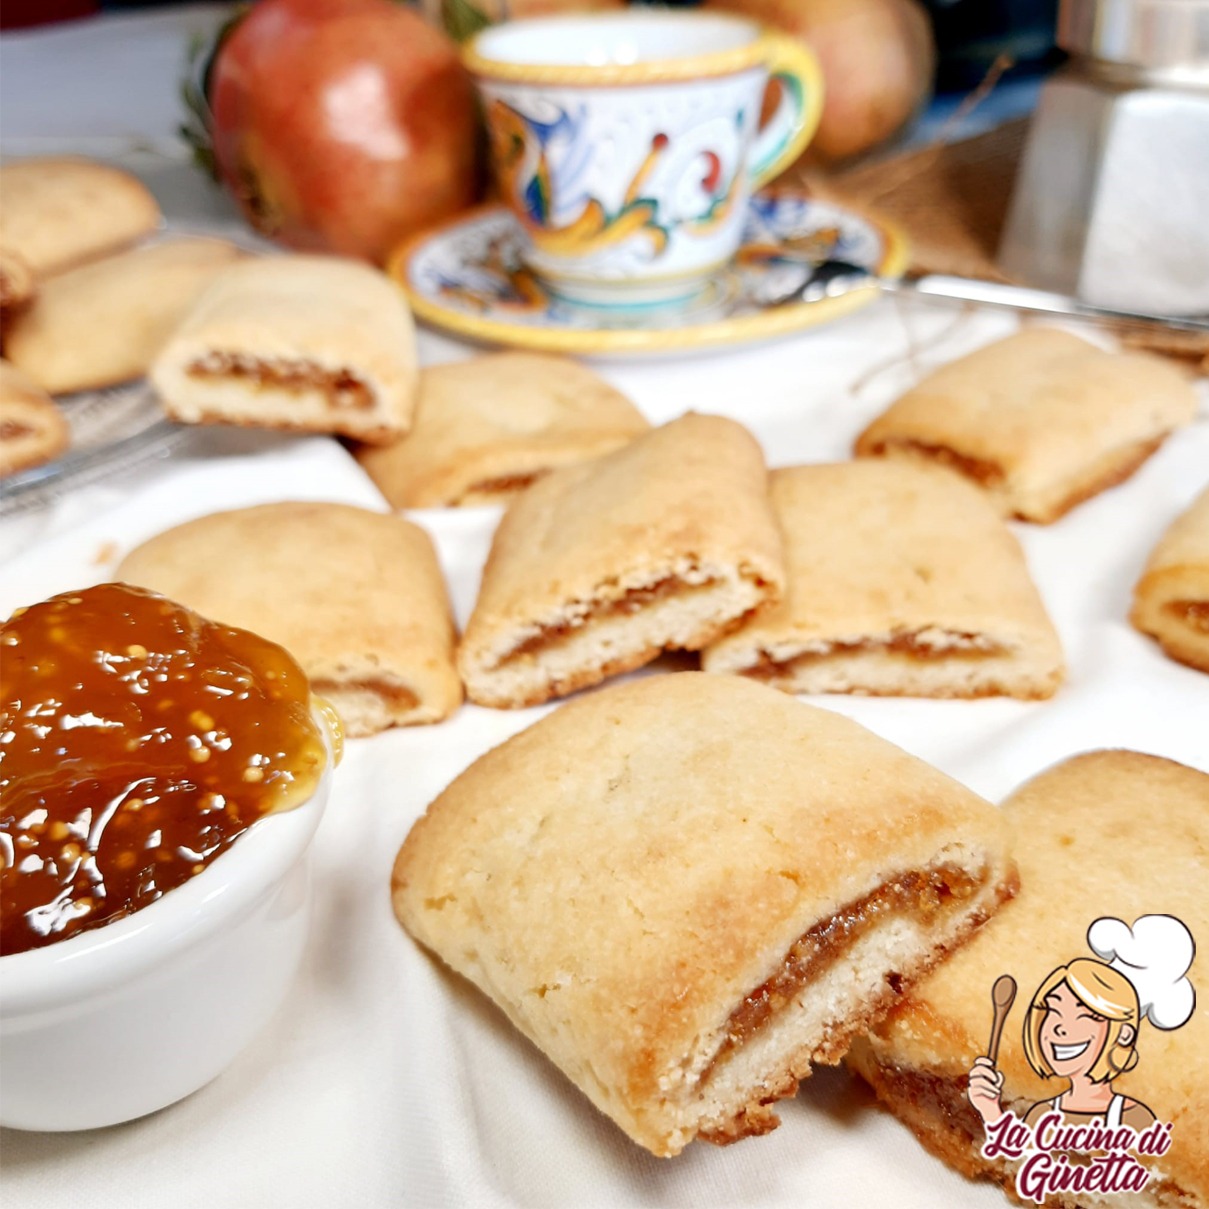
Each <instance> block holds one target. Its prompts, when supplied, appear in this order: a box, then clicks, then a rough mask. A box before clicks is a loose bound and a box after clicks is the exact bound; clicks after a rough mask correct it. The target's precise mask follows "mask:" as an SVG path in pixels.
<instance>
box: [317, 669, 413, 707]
mask: <svg viewBox="0 0 1209 1209" xmlns="http://www.w3.org/2000/svg"><path fill="white" fill-rule="evenodd" d="M311 687H312V689H313V690H314V691H315V693H316V694H317V695H318V696H320V697H324V698H327V699H329V700H330V699H335V700H339V698H341V697H342V696H345V695H347V694H350V693H365V694H366V695H367V696H372V697H377V698H378V699H379V700H380V701H385V702H386V703H387V704H388V705H390V706H391V707H392V708H394V709H397V710H411V709H416V708H418V707H419V704H420V698H419V697H417V696H416V694H415V693H413V692H412V691H411V689H409V688H407V687H406V686H405V685H402V684H396V683H394V682H393V681H391V680H374V679H371V678H369V677H363V678H361V679H350V680H335V679H332V680H322V679H317V680H313V681H312V682H311Z"/></svg>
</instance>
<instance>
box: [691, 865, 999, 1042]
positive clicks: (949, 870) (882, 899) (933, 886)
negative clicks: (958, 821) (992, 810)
mask: <svg viewBox="0 0 1209 1209" xmlns="http://www.w3.org/2000/svg"><path fill="white" fill-rule="evenodd" d="M985 881H986V874H985V871H984V872H983V873H981V874H980V875H979V876H978V877H973V876H971V875H970V874H969V873H967V872H966V871H965V870H964V869H959V868H957V867H956V866H955V865H940V866H938V867H937V868H935V869H928V870H922V871H912V872H910V873H905V874H903V876H902V877H899V878H895V879H894V880H893V881H888V882H883V883H882V884H881V885H880V886H878V887H877V889H876V890H873V891H872V892H871V893H869V894H867V895H865V897H864V898H861V899H858V900H857V901H856V902H852V903H848V904H847V905H846V906H843V907H841V908H840V909H839V910H838V911H837V912H836V913H835V914H834V915H832V916H831V918H830V919H825V920H822V921H821V922H819V923H817V924H815V925H814V927H812V928H811V929H810V930H809V931H808V932H806V933H805V934H804V935H803V936H801V937H799V939H798V940H797V941H795V942H794V944H793V946H792V947H791V948H790V950H789V952H788V953H787V954H786V955H785V958H784V960H783V961H782V962H781V968H780V969H779V970H777V972H776V973H775V974H774V975H773V976H772V977H771V978H769V979H768V980H767V981H766V982H764V983H762V984H761V985H760V986H758V987H757V988H756V989H755V990H754V991H752V992H751V993H750V994H749V995H747V996H746V997H745V998H744V1000H743V1002H742V1003H741V1004H740V1005H739V1006H738V1007H737V1008H735V1010H734V1011H733V1012H732V1013H731V1016H730V1020H729V1021H728V1022H727V1026H726V1038H725V1040H724V1041H723V1042H722V1046H721V1048H720V1049H719V1050H718V1053H717V1054H716V1055H715V1057H714V1063H717V1062H718V1060H719V1059H720V1058H722V1057H724V1056H725V1055H726V1054H727V1053H729V1052H730V1051H731V1050H732V1049H734V1048H736V1047H737V1046H740V1045H742V1044H743V1043H744V1042H745V1041H747V1040H748V1038H750V1037H751V1036H753V1035H754V1034H755V1033H756V1032H757V1031H758V1030H759V1029H761V1028H762V1027H763V1026H764V1025H765V1024H767V1023H768V1022H769V1020H771V1019H772V1018H773V1016H774V1015H775V1014H776V1013H777V1012H779V1011H781V1010H782V1009H784V1008H786V1007H788V1006H790V1005H792V1004H793V1002H794V1000H795V998H796V997H797V995H798V993H799V992H800V991H801V990H802V988H803V987H804V986H806V985H807V984H808V983H809V982H810V981H811V979H813V978H816V977H817V976H818V975H819V974H820V973H821V972H822V971H823V970H824V969H826V968H827V966H829V965H831V964H832V963H833V962H835V961H838V960H839V959H840V958H841V957H843V956H844V954H845V953H846V952H847V951H848V949H850V948H851V947H852V946H853V945H854V944H855V943H856V941H857V940H859V939H860V938H861V937H862V936H864V935H865V934H867V933H868V932H869V930H870V929H871V928H873V927H874V926H875V925H877V924H878V923H880V922H882V921H883V920H885V919H886V918H887V917H889V916H891V915H895V914H902V913H910V914H912V915H914V916H916V917H918V918H920V919H922V920H924V921H926V922H930V921H932V920H933V919H935V918H937V917H938V916H940V915H942V914H943V913H944V912H946V911H948V910H950V909H952V908H955V907H958V906H960V905H961V904H962V903H964V902H966V901H967V900H968V899H970V898H971V897H973V895H974V894H975V893H976V892H977V891H979V890H980V889H981V888H982V887H983V885H984V884H985Z"/></svg>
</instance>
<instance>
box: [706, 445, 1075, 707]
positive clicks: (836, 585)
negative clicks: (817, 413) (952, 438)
mask: <svg viewBox="0 0 1209 1209" xmlns="http://www.w3.org/2000/svg"><path fill="white" fill-rule="evenodd" d="M771 494H772V502H773V507H774V508H775V509H776V512H777V516H778V518H779V520H780V522H781V531H782V533H783V534H784V537H785V565H786V575H787V584H786V589H785V595H784V597H783V598H782V599H781V601H780V603H779V604H776V605H771V606H769V607H767V608H764V609H761V610H760V611H759V612H757V613H755V614H754V615H753V616H752V617H750V618H749V619H748V620H747V621H745V622H744V623H743V625H742V626H741V627H740V628H739V629H738V630H736V631H734V632H732V633H730V634H728V635H726V636H725V637H724V638H721V639H719V640H718V641H717V642H715V643H713V644H712V645H711V646H709V647H707V648H706V650H705V652H704V654H703V657H702V666H703V667H704V668H705V670H706V671H707V672H738V673H740V674H742V675H744V676H750V677H752V678H753V679H757V680H762V681H764V682H765V683H767V684H771V685H773V686H774V687H775V688H779V689H783V690H784V691H786V692H790V693H867V694H874V695H879V696H912V697H986V696H1009V697H1025V698H1035V697H1049V696H1051V695H1052V694H1053V692H1054V690H1055V689H1056V688H1057V687H1058V684H1059V683H1060V682H1061V680H1062V675H1063V663H1062V648H1061V645H1060V644H1059V641H1058V636H1057V634H1056V633H1055V631H1054V627H1053V625H1052V623H1051V622H1050V620H1049V617H1048V616H1047V615H1046V612H1045V606H1044V605H1043V604H1042V602H1041V597H1040V596H1039V595H1038V593H1037V589H1036V587H1035V586H1034V585H1033V581H1032V579H1031V578H1030V577H1029V571H1028V565H1027V564H1026V563H1025V561H1024V554H1023V552H1022V551H1021V549H1020V545H1019V543H1018V542H1017V541H1016V539H1015V538H1014V537H1013V536H1012V534H1011V533H1010V532H1009V531H1008V527H1007V526H1006V525H1005V524H1004V523H1003V521H1002V520H1001V519H1000V517H999V515H998V514H997V513H996V511H995V509H994V508H993V507H992V506H991V505H990V504H989V503H988V502H987V500H986V499H985V498H984V497H983V495H982V493H981V492H979V491H978V490H977V489H976V488H974V487H971V486H970V485H968V484H966V483H963V482H962V481H961V480H960V479H959V478H957V476H956V475H952V474H946V473H944V472H943V471H940V470H935V469H932V468H931V467H927V466H921V465H915V464H911V463H907V462H901V461H897V460H891V459H881V458H878V459H864V460H861V461H856V462H844V463H840V464H836V465H815V466H794V467H790V468H787V469H783V470H774V471H773V472H772V476H771Z"/></svg>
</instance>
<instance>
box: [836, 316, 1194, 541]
mask: <svg viewBox="0 0 1209 1209" xmlns="http://www.w3.org/2000/svg"><path fill="white" fill-rule="evenodd" d="M1196 406H1197V401H1196V393H1195V392H1194V391H1193V389H1192V386H1191V384H1190V383H1189V381H1188V379H1187V376H1186V375H1185V374H1184V373H1183V371H1182V370H1180V369H1178V368H1176V367H1175V366H1174V365H1172V364H1171V363H1170V362H1168V361H1165V360H1164V359H1163V358H1161V357H1156V356H1152V355H1150V354H1148V353H1106V352H1104V351H1103V350H1102V349H1099V348H1096V347H1095V346H1093V345H1091V344H1088V343H1087V341H1085V340H1081V339H1080V338H1079V337H1078V336H1072V335H1070V334H1069V333H1068V332H1062V331H1057V330H1055V329H1051V328H1030V329H1029V330H1027V331H1023V332H1020V333H1019V334H1018V335H1015V336H1010V337H1009V338H1008V339H1006V340H1000V341H998V342H997V343H995V344H990V345H987V346H986V347H985V348H981V349H979V350H978V351H977V352H975V353H971V354H970V355H969V356H968V357H963V358H961V359H960V360H959V361H954V362H952V363H951V364H949V365H945V366H943V367H941V368H940V369H938V370H936V371H935V372H933V373H931V374H929V375H928V376H927V377H926V378H925V379H924V380H923V381H922V382H920V383H919V385H918V386H915V387H913V388H912V389H911V390H909V391H908V392H907V393H906V394H905V395H903V396H902V398H900V399H899V400H898V401H897V402H896V403H894V404H893V405H892V406H891V407H890V408H889V410H888V411H886V412H884V413H883V414H882V415H881V416H879V417H878V418H877V419H876V420H874V421H873V423H872V424H870V425H869V427H868V428H866V429H865V431H864V432H863V433H862V434H861V435H860V437H859V438H858V440H857V443H856V452H857V453H858V454H860V455H861V456H864V457H870V456H885V457H905V458H912V459H924V460H927V461H930V462H938V463H940V464H941V465H944V466H948V467H949V468H950V469H953V470H956V471H957V472H958V473H959V474H962V475H964V476H965V477H966V478H967V479H969V480H970V481H971V482H973V483H976V484H977V485H978V486H979V487H981V488H983V490H985V491H986V493H987V494H988V496H989V497H990V498H991V500H992V501H993V502H994V503H995V504H996V506H997V507H998V508H1000V510H1001V511H1002V512H1004V513H1005V514H1006V515H1009V516H1016V517H1019V518H1021V519H1022V520H1029V521H1037V522H1039V523H1041V524H1048V523H1049V522H1050V521H1055V520H1057V519H1058V518H1059V517H1061V516H1062V515H1063V514H1064V513H1066V512H1067V511H1069V510H1070V509H1071V508H1073V507H1074V506H1075V505H1076V504H1079V503H1081V502H1082V501H1083V500H1086V499H1089V498H1090V497H1091V496H1093V495H1096V494H1098V493H1099V492H1101V491H1104V490H1105V489H1106V488H1108V487H1112V486H1114V485H1115V484H1117V483H1120V482H1122V481H1123V480H1125V479H1127V478H1128V477H1129V476H1130V475H1131V474H1133V472H1134V471H1135V470H1137V468H1138V467H1139V466H1140V465H1141V464H1142V463H1143V462H1144V461H1145V460H1146V459H1147V458H1148V457H1149V456H1150V455H1151V454H1152V453H1153V452H1154V451H1155V450H1156V449H1157V448H1158V447H1159V445H1160V444H1162V442H1163V440H1164V439H1165V438H1166V437H1167V436H1168V434H1169V433H1171V432H1172V431H1173V430H1174V429H1176V428H1179V427H1181V426H1182V425H1184V424H1187V423H1189V422H1190V421H1191V420H1192V418H1193V416H1194V415H1195V413H1196Z"/></svg>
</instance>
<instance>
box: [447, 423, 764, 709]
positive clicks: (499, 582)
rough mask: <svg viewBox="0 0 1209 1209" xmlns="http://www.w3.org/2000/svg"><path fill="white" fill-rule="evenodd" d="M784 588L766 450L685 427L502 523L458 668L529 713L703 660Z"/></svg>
mask: <svg viewBox="0 0 1209 1209" xmlns="http://www.w3.org/2000/svg"><path fill="white" fill-rule="evenodd" d="M783 580H784V571H783V568H782V562H781V540H780V535H779V533H778V531H777V526H776V521H775V519H774V517H773V514H772V509H771V508H770V506H769V503H768V493H767V472H766V471H765V468H764V462H763V458H762V456H761V454H760V449H759V446H757V445H756V443H755V441H754V440H753V439H752V437H751V436H750V435H749V434H748V433H747V431H746V430H745V429H743V428H742V427H740V426H739V425H738V424H736V423H734V422H733V421H732V420H725V419H722V418H721V417H719V416H699V415H693V414H690V415H687V416H684V417H682V418H681V419H679V420H676V421H674V422H673V423H671V424H667V425H665V426H664V427H663V428H659V429H655V430H653V431H651V432H649V433H647V434H646V435H644V436H641V437H639V438H637V439H636V440H634V441H632V442H631V443H630V444H628V445H626V446H625V447H624V448H622V449H620V450H618V451H616V452H615V453H612V454H609V455H607V456H605V457H602V458H598V459H595V460H593V461H590V462H585V463H582V464H580V465H577V466H570V467H565V468H563V469H560V470H557V471H553V472H551V473H550V474H548V475H546V476H545V477H543V478H541V479H539V480H538V482H536V483H535V484H534V485H533V486H532V487H530V488H529V489H528V490H527V491H526V492H525V493H524V494H523V495H522V496H521V497H520V498H519V499H518V500H517V501H516V502H515V503H514V504H513V505H512V507H511V508H510V509H509V510H508V512H507V513H506V514H505V516H504V519H503V520H502V521H501V522H500V526H499V529H498V530H497V531H496V535H495V540H494V543H493V545H492V548H491V556H490V558H489V559H488V560H487V566H486V569H485V570H484V572H483V582H482V587H481V589H480V592H479V598H478V601H477V603H476V604H475V607H474V613H473V615H472V616H471V618H470V622H469V624H468V625H467V627H466V634H465V637H464V638H463V641H462V645H461V648H460V650H459V652H458V665H459V668H460V670H461V673H462V679H463V680H464V681H465V684H466V690H467V694H468V696H469V697H470V698H471V700H473V701H477V702H479V703H480V704H482V705H494V706H524V705H533V704H536V703H538V702H541V701H546V700H548V699H549V698H551V697H558V696H563V695H565V694H567V693H570V692H573V691H575V690H576V689H580V688H584V687H586V686H588V685H592V684H597V683H599V682H600V681H601V680H603V679H605V678H606V677H608V676H612V675H614V674H616V673H618V672H623V671H627V670H629V669H630V668H635V667H639V666H641V665H642V664H644V663H648V662H649V661H650V660H652V659H654V658H655V657H656V656H657V655H658V654H659V653H660V652H661V651H663V650H665V649H668V648H680V649H685V650H697V649H699V648H701V647H702V646H704V645H705V644H706V643H708V642H710V641H711V640H713V639H714V638H716V637H718V635H719V634H721V633H723V632H724V631H725V630H727V629H728V628H730V627H732V626H733V625H735V624H737V623H738V622H739V621H740V619H741V618H742V617H743V616H744V615H745V614H747V613H749V612H751V611H752V610H753V609H755V608H756V607H757V606H758V605H761V604H763V603H765V602H766V601H768V600H770V599H775V598H776V597H777V596H779V594H780V591H781V585H782V583H783Z"/></svg>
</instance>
